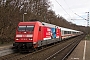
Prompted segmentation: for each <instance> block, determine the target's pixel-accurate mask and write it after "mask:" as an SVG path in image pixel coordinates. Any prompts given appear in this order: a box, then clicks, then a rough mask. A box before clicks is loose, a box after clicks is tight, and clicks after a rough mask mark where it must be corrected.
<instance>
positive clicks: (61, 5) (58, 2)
mask: <svg viewBox="0 0 90 60" xmlns="http://www.w3.org/2000/svg"><path fill="white" fill-rule="evenodd" d="M50 2H51V4H50V5H51V9H52V10H53V11H55V13H56V15H60V16H62V17H64V18H65V19H66V20H67V21H69V22H72V23H74V24H76V25H81V26H87V21H86V20H84V19H83V18H85V19H87V17H88V13H86V12H90V0H50ZM89 14H90V13H89ZM79 16H80V17H79ZM81 17H83V18H81ZM72 19H73V20H72ZM78 19H80V20H78ZM89 25H90V24H89Z"/></svg>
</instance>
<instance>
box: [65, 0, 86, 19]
mask: <svg viewBox="0 0 90 60" xmlns="http://www.w3.org/2000/svg"><path fill="white" fill-rule="evenodd" d="M64 2H65V3H66V1H65V0H64ZM66 5H67V6H68V8H69V9H70V10H71V8H70V7H69V5H68V4H67V3H66ZM71 11H72V13H74V14H75V15H77V16H78V17H80V18H83V19H84V20H87V19H85V18H84V17H82V16H80V15H78V14H77V13H75V12H74V11H73V10H71ZM79 20H81V19H79Z"/></svg>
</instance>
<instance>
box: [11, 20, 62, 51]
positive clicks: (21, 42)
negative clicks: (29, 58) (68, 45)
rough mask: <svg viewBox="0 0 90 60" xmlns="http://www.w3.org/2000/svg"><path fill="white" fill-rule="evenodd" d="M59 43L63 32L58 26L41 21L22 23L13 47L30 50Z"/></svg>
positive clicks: (19, 25) (18, 28)
mask: <svg viewBox="0 0 90 60" xmlns="http://www.w3.org/2000/svg"><path fill="white" fill-rule="evenodd" d="M58 41H61V30H60V28H59V27H57V26H56V25H53V24H48V23H45V22H39V21H32V22H20V23H19V24H18V27H17V29H16V36H15V43H14V44H13V46H14V47H15V48H16V49H21V50H22V49H25V50H30V49H32V48H37V47H41V46H44V45H47V44H51V43H55V42H58Z"/></svg>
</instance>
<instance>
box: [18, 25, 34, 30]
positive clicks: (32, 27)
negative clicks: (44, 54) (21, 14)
mask: <svg viewBox="0 0 90 60" xmlns="http://www.w3.org/2000/svg"><path fill="white" fill-rule="evenodd" d="M33 30H34V26H19V27H18V31H33Z"/></svg>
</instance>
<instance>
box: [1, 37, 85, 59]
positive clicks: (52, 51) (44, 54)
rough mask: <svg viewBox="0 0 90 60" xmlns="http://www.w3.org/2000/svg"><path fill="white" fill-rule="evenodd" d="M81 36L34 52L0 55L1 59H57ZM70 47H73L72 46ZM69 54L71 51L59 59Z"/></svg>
mask: <svg viewBox="0 0 90 60" xmlns="http://www.w3.org/2000/svg"><path fill="white" fill-rule="evenodd" d="M83 37H84V36H83ZM79 38H81V36H79V37H76V38H73V39H70V40H65V41H62V42H60V43H57V44H54V45H51V46H48V47H46V48H43V49H40V50H37V51H34V52H32V53H28V54H20V53H13V54H9V55H6V56H3V57H0V60H53V59H54V60H55V59H56V58H58V56H61V55H62V54H63V53H66V52H63V50H65V51H66V50H67V49H68V47H69V46H70V45H74V44H73V43H74V42H75V39H79ZM79 42H80V40H79ZM79 42H77V43H79ZM63 47H64V48H63ZM72 47H73V46H72ZM75 47H76V46H75ZM70 49H71V47H70ZM72 50H73V49H72ZM56 51H57V52H56ZM69 51H70V50H69ZM61 52H62V53H61ZM59 53H60V54H61V55H60V54H59ZM70 53H71V52H70ZM68 55H69V53H67V54H65V56H64V55H63V57H62V58H61V57H59V58H58V59H59V60H60V58H61V59H62V60H64V59H66V57H67V56H68ZM56 60H57V59H56Z"/></svg>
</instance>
